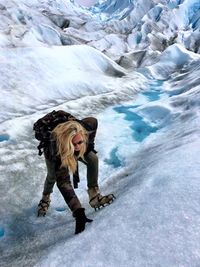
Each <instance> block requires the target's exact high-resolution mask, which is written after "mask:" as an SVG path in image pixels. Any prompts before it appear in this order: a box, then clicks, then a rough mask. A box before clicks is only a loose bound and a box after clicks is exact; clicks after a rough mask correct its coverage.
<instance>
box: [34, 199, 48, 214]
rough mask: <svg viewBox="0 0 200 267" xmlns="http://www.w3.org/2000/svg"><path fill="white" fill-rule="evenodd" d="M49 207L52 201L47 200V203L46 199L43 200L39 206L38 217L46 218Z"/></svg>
mask: <svg viewBox="0 0 200 267" xmlns="http://www.w3.org/2000/svg"><path fill="white" fill-rule="evenodd" d="M49 205H50V200H47V201H45V200H44V199H41V200H40V202H39V204H38V210H37V211H38V214H37V215H38V217H40V216H45V215H46V213H47V211H48V208H49Z"/></svg>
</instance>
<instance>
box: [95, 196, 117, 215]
mask: <svg viewBox="0 0 200 267" xmlns="http://www.w3.org/2000/svg"><path fill="white" fill-rule="evenodd" d="M114 199H116V197H115V196H114V194H109V195H106V196H102V197H99V196H98V199H97V203H96V204H95V205H94V206H93V208H94V209H95V211H96V210H100V209H101V208H104V207H105V206H107V205H110V204H111V203H112V202H113V201H114Z"/></svg>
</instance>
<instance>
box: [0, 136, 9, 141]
mask: <svg viewBox="0 0 200 267" xmlns="http://www.w3.org/2000/svg"><path fill="white" fill-rule="evenodd" d="M9 139H10V136H9V135H8V134H0V142H3V141H8V140H9Z"/></svg>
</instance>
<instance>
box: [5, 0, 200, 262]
mask: <svg viewBox="0 0 200 267" xmlns="http://www.w3.org/2000/svg"><path fill="white" fill-rule="evenodd" d="M72 2H73V1H70V0H65V1H64V0H54V1H51V0H26V1H25V0H12V1H6V0H1V3H0V16H1V20H0V90H1V98H0V107H1V108H0V199H1V205H0V266H1V267H4V266H6V267H8V266H9V267H18V266H27V267H31V266H34V267H58V266H59V267H60V266H71V267H92V266H96V267H105V266H110V267H129V266H130V267H144V266H147V267H150V266H152V267H155V266H159V267H180V266H181V267H199V266H200V243H199V239H200V205H199V203H200V194H199V188H200V179H199V178H200V157H199V153H200V129H199V125H200V109H199V107H200V78H199V77H200V55H199V53H200V50H199V38H200V34H199V29H200V4H199V1H197V0H190V1H189V0H185V1H184V0H183V1H178V0H170V1H167V0H162V1H157V0H135V1H130V4H131V5H133V6H134V8H133V6H131V8H130V6H127V7H126V8H127V10H129V11H128V12H125V11H124V10H120V8H118V9H116V10H115V9H114V7H115V8H116V7H117V6H119V7H121V5H120V2H118V1H117V0H110V1H99V3H96V2H97V1H92V0H91V1H89V0H88V1H86V0H79V1H76V2H77V3H78V4H79V5H78V4H77V3H76V4H73V3H72ZM74 2H75V1H74ZM127 2H128V1H127ZM95 3H96V5H95V6H92V5H93V4H95ZM81 5H82V6H81ZM88 7H90V8H88ZM108 10H109V12H110V13H109V16H108V13H106V12H107V11H108ZM99 12H100V13H99ZM124 14H126V16H125V17H124ZM54 109H55V110H59V109H63V110H66V111H68V112H71V113H72V114H73V115H75V116H77V117H78V118H79V119H81V118H84V117H86V116H95V117H96V118H97V119H98V121H99V127H98V132H97V137H96V149H97V150H98V155H99V161H100V171H99V185H100V189H101V191H102V193H103V194H108V193H111V192H112V193H113V194H114V195H115V196H116V199H115V200H114V202H113V203H112V204H111V205H108V206H107V207H105V208H102V209H101V210H99V211H97V212H95V211H94V210H93V209H92V208H91V207H90V206H89V203H88V196H87V187H86V177H85V176H86V170H85V166H83V165H81V164H80V176H81V182H80V184H79V188H78V189H76V193H77V195H78V197H79V199H80V201H81V203H82V205H83V207H84V208H85V212H86V215H87V216H88V217H89V218H91V219H93V222H92V223H91V224H86V229H85V231H84V232H83V233H81V234H79V235H74V228H75V221H74V218H73V217H72V215H71V212H70V210H69V209H68V207H67V206H66V204H65V202H64V200H63V198H62V196H61V194H60V193H59V191H58V189H57V187H56V186H55V188H54V192H53V194H52V197H51V200H52V201H51V206H50V208H49V211H48V214H47V215H46V217H44V218H38V217H37V215H36V210H37V205H38V202H39V200H40V198H41V195H42V190H43V183H44V180H45V176H46V169H45V163H44V159H43V157H39V156H38V155H37V153H38V151H37V145H38V141H37V140H36V139H35V138H34V133H33V130H32V127H33V123H34V122H35V121H36V120H37V119H39V118H40V117H41V116H43V115H45V114H46V113H47V112H50V111H52V110H54Z"/></svg>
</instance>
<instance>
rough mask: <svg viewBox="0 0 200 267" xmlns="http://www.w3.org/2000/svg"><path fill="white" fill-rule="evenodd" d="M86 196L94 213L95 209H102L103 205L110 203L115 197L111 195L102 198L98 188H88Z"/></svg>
mask: <svg viewBox="0 0 200 267" xmlns="http://www.w3.org/2000/svg"><path fill="white" fill-rule="evenodd" d="M88 195H89V203H90V206H91V207H92V208H94V209H95V211H96V210H97V209H100V208H101V207H104V206H105V205H108V204H110V203H112V202H113V200H114V199H115V196H114V195H113V194H108V195H105V196H102V195H101V193H100V191H99V188H98V187H92V188H89V189H88Z"/></svg>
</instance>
